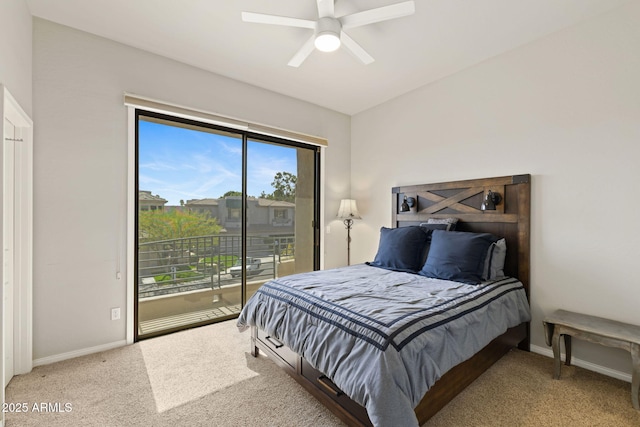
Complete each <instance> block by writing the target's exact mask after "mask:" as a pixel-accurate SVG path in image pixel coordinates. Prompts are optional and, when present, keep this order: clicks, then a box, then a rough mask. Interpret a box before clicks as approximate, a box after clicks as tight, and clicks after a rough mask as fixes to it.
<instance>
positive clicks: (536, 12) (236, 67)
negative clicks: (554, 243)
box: [27, 0, 636, 115]
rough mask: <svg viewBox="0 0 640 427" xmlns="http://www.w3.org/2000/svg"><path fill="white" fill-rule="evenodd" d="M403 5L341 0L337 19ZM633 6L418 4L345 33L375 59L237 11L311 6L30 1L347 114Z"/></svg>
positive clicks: (485, 0)
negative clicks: (293, 63) (328, 49)
mask: <svg viewBox="0 0 640 427" xmlns="http://www.w3.org/2000/svg"><path fill="white" fill-rule="evenodd" d="M400 1H402V0H337V1H336V5H335V10H336V15H337V16H341V15H345V14H350V13H353V12H357V11H362V10H367V9H372V8H375V7H381V6H386V5H389V4H393V3H399V2H400ZM628 1H636V0H416V1H415V3H416V13H415V14H414V15H412V16H408V17H404V18H399V19H395V20H392V21H386V22H380V23H376V24H371V25H367V26H364V27H360V28H353V29H350V30H348V31H347V33H348V34H349V35H350V36H351V37H352V38H353V39H354V40H356V41H357V42H358V43H359V44H360V45H361V46H362V47H363V48H364V49H365V50H366V51H367V52H369V54H371V55H372V56H373V57H374V58H375V62H373V63H372V64H370V65H363V64H362V63H360V62H358V61H357V60H356V59H354V58H353V57H352V56H351V55H350V54H348V53H347V52H346V51H345V50H343V49H341V50H338V51H337V52H333V53H321V52H318V51H315V52H313V53H312V54H311V56H310V57H309V58H307V60H306V61H305V62H304V63H303V64H302V65H301V66H300V67H299V68H292V67H289V66H287V62H288V61H289V60H290V59H291V57H292V56H293V55H294V54H295V53H296V52H297V51H298V49H299V48H300V46H301V45H302V43H303V42H304V41H306V40H307V38H308V37H310V35H311V31H312V30H308V29H302V28H290V27H281V26H272V25H261V24H252V23H245V22H242V21H241V18H240V15H241V11H250V12H258V13H265V14H273V15H282V16H291V17H296V18H303V19H309V20H315V19H317V9H316V2H315V0H278V1H264V0H179V1H176V0H54V1H52V0H27V3H28V5H29V7H30V9H31V13H32V14H33V15H34V16H37V17H40V18H43V19H47V20H50V21H54V22H57V23H60V24H63V25H67V26H70V27H74V28H77V29H80V30H83V31H87V32H90V33H93V34H96V35H99V36H102V37H106V38H109V39H112V40H115V41H118V42H121V43H124V44H127V45H130V46H134V47H137V48H140V49H144V50H146V51H149V52H153V53H156V54H159V55H162V56H165V57H168V58H172V59H175V60H178V61H181V62H184V63H187V64H190V65H193V66H196V67H199V68H202V69H205V70H209V71H212V72H214V73H217V74H220V75H223V76H227V77H231V78H233V79H236V80H240V81H243V82H246V83H250V84H252V85H255V86H259V87H262V88H266V89H269V90H272V91H275V92H279V93H282V94H285V95H289V96H292V97H294V98H299V99H302V100H305V101H308V102H311V103H314V104H318V105H321V106H324V107H327V108H330V109H332V110H336V111H339V112H342V113H346V114H349V115H353V114H356V113H358V112H361V111H363V110H366V109H368V108H371V107H373V106H375V105H378V104H380V103H382V102H384V101H387V100H389V99H392V98H394V97H396V96H398V95H401V94H403V93H406V92H409V91H411V90H413V89H416V88H418V87H420V86H423V85H425V84H428V83H430V82H433V81H435V80H437V79H440V78H442V77H445V76H447V75H450V74H452V73H455V72H457V71H460V70H462V69H464V68H467V67H470V66H472V65H474V64H477V63H479V62H481V61H483V60H485V59H487V58H490V57H492V56H495V55H498V54H500V53H503V52H506V51H508V50H511V49H513V48H515V47H517V46H520V45H523V44H525V43H528V42H531V41H533V40H536V39H538V38H541V37H544V36H546V35H548V34H551V33H553V32H556V31H559V30H561V29H563V28H566V27H568V26H571V25H574V24H576V23H578V22H580V21H583V20H585V19H588V18H590V17H592V16H596V15H599V14H602V13H605V12H607V11H609V10H611V9H613V8H615V7H617V6H619V5H621V4H623V3H626V2H628Z"/></svg>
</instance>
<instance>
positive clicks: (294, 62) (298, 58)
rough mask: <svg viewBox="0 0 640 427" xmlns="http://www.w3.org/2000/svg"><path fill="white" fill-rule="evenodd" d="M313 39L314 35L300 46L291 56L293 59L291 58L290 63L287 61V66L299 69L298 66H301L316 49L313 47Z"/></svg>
mask: <svg viewBox="0 0 640 427" xmlns="http://www.w3.org/2000/svg"><path fill="white" fill-rule="evenodd" d="M315 39H316V35H315V34H314V35H312V36H311V37H310V38H309V39H308V40H307V41H306V42H305V43H304V44H303V45H302V47H301V48H300V50H299V51H298V52H297V53H296V54H295V55H294V56H293V58H291V61H289V63H288V64H287V65H288V66H290V67H299V66H300V64H302V63H303V62H304V60H305V59H307V57H308V56H309V55H311V52H313V50H314V49H315V48H316V47H315V45H314V42H315Z"/></svg>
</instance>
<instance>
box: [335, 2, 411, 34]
mask: <svg viewBox="0 0 640 427" xmlns="http://www.w3.org/2000/svg"><path fill="white" fill-rule="evenodd" d="M415 11H416V6H415V3H414V2H413V1H405V2H402V3H396V4H392V5H390V6H384V7H379V8H377V9H370V10H365V11H363V12H356V13H352V14H351V15H346V16H343V17H341V18H340V19H339V21H340V22H341V23H342V28H355V27H361V26H363V25H367V24H374V23H376V22H381V21H388V20H389V19H395V18H401V17H403V16H407V15H412V14H413V13H415Z"/></svg>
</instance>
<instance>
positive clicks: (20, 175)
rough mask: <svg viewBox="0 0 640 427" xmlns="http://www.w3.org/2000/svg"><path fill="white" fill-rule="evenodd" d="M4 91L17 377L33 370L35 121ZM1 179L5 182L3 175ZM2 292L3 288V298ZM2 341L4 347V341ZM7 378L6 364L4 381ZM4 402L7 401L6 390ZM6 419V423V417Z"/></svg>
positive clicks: (1, 108)
mask: <svg viewBox="0 0 640 427" xmlns="http://www.w3.org/2000/svg"><path fill="white" fill-rule="evenodd" d="M0 92H1V93H2V102H1V103H0V116H1V117H2V123H1V124H0V134H2V135H3V142H4V123H5V118H6V119H8V120H9V121H10V122H11V123H12V124H13V126H15V128H16V138H15V139H16V140H17V141H16V144H15V160H16V161H15V169H14V177H15V180H14V181H15V182H14V185H15V199H14V212H15V214H14V215H15V219H14V239H15V247H14V248H15V250H14V266H15V267H14V292H13V297H14V298H13V312H14V313H13V329H14V332H13V334H14V344H13V350H14V357H13V363H14V374H24V373H28V372H30V371H31V369H32V368H33V121H32V120H31V118H30V117H29V116H28V115H27V114H26V113H25V112H24V110H23V109H22V108H21V107H20V104H19V103H18V102H17V101H16V99H15V98H14V97H13V96H12V95H11V93H10V92H9V91H8V90H7V88H6V87H5V86H3V85H1V84H0ZM0 179H3V177H2V176H1V175H0ZM3 215H4V212H3ZM0 233H1V231H0ZM1 293H2V290H1V287H0V297H1V296H2V295H1ZM3 316H4V314H3ZM2 342H3V347H4V339H3V340H2ZM3 352H4V348H3ZM3 359H4V357H3ZM4 375H5V373H4V363H3V364H2V380H3V382H4ZM2 401H3V402H4V387H3V388H2ZM2 420H3V422H4V414H3V417H2Z"/></svg>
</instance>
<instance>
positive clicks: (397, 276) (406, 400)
mask: <svg viewBox="0 0 640 427" xmlns="http://www.w3.org/2000/svg"><path fill="white" fill-rule="evenodd" d="M496 194H497V195H498V196H495V195H496ZM491 195H494V196H493V197H488V196H491ZM407 199H409V200H410V201H412V202H413V203H412V204H413V205H414V206H413V207H412V208H411V209H409V210H408V211H406V212H405V210H406V204H405V206H403V202H406V200H407ZM489 199H491V203H490V204H485V202H486V201H488V200H489ZM529 212H530V177H529V175H516V176H508V177H498V178H485V179H479V180H467V181H456V182H445V183H437V184H424V185H415V186H403V187H395V188H393V189H392V227H391V228H388V229H387V228H384V227H383V229H381V240H380V246H379V248H378V254H377V255H376V258H375V260H373V262H371V263H367V264H360V265H354V266H350V267H344V268H338V269H332V270H326V271H317V272H311V273H303V274H299V275H293V276H287V277H283V278H278V279H275V280H272V281H269V282H267V283H265V284H264V285H263V286H262V287H261V288H260V289H259V291H258V292H257V293H256V294H255V295H254V296H253V297H252V298H251V299H250V300H249V301H248V302H247V304H246V305H245V307H244V308H243V311H242V313H241V315H240V318H239V320H238V326H239V328H240V329H241V330H243V329H248V328H250V329H251V331H252V332H251V336H252V337H251V342H252V354H253V355H254V356H256V355H257V354H258V351H259V350H262V351H264V352H265V353H266V354H268V355H269V356H270V357H271V358H272V359H273V360H274V361H275V362H276V363H278V364H279V365H280V366H282V367H283V368H284V369H285V370H286V371H287V372H288V373H289V374H290V375H291V376H293V377H294V378H295V379H296V380H297V381H298V382H299V383H300V384H302V385H303V386H304V387H305V388H306V389H307V390H308V391H310V392H311V393H312V394H313V395H314V396H315V397H316V398H318V399H319V400H320V401H321V402H322V403H323V404H324V405H325V406H327V407H328V408H329V409H330V410H332V411H333V412H334V413H335V414H336V415H337V416H338V417H339V418H341V419H342V420H343V421H344V422H346V423H347V424H348V425H356V426H363V425H376V426H391V425H393V426H397V425H403V426H405V425H406V426H415V425H418V424H422V423H424V422H425V421H426V420H428V419H429V418H430V417H431V416H433V414H435V413H436V412H437V411H438V410H439V409H441V408H442V407H443V406H444V405H446V404H447V403H448V402H449V401H450V400H451V399H452V398H453V397H455V396H456V395H457V394H458V393H459V392H460V391H462V390H463V389H464V388H465V387H466V386H467V385H468V384H470V383H471V382H472V381H473V380H474V379H475V378H477V377H478V376H479V375H480V374H481V373H482V372H484V371H485V370H486V369H488V368H489V367H490V366H491V365H492V364H493V363H494V362H495V361H497V360H498V359H499V358H500V357H502V355H503V354H505V353H506V352H507V351H508V350H509V349H510V348H513V347H515V346H518V347H520V348H521V349H524V350H528V347H529V323H528V321H529V320H530V315H529V305H528V295H529V283H528V281H529ZM451 218H453V219H454V220H455V221H457V223H456V224H455V227H456V228H455V231H449V230H448V229H449V228H451V227H452V226H451V223H452V222H455V221H451ZM429 224H435V225H429ZM423 234H424V236H427V237H424V236H423ZM461 239H462V240H461ZM423 241H427V242H428V243H427V245H426V249H425V251H426V250H428V254H427V253H426V252H425V253H420V254H418V251H417V250H416V249H415V248H418V247H422V246H418V245H420V244H422V242H423ZM407 242H408V243H407ZM505 243H506V247H507V248H508V250H506V252H504V249H503V250H502V252H500V250H499V249H497V248H498V247H499V246H500V244H502V245H504V244H505ZM478 245H479V246H478ZM462 247H473V248H475V249H473V251H472V252H469V257H468V258H469V259H472V260H473V261H472V262H471V261H470V265H472V266H473V268H472V270H474V271H473V275H472V276H466V275H465V274H467V273H468V272H467V271H466V270H467V269H465V268H462V267H460V268H459V267H458V266H457V265H456V266H454V267H455V268H453V267H451V265H450V264H451V263H452V262H453V261H452V259H454V261H455V264H458V263H459V264H464V263H465V262H466V261H465V260H466V259H467V258H465V259H463V260H459V259H458V258H459V254H458V253H457V251H459V248H462ZM478 251H481V252H482V255H481V257H480V255H478V257H480V258H478V257H476V258H477V259H475V258H474V256H475V255H474V254H475V253H478ZM397 252H400V253H401V254H402V253H404V254H405V255H402V256H403V257H404V258H402V259H401V260H400V261H403V262H404V261H407V260H409V264H407V265H404V264H403V265H397V264H393V263H394V262H398V261H397V255H396V253H397ZM500 253H501V254H502V259H501V260H500V255H499V254H500ZM496 254H498V255H496ZM465 256H466V255H465ZM385 257H386V258H385ZM407 257H408V258H407ZM447 257H453V258H447ZM413 258H416V259H415V260H414V259H413ZM389 259H391V261H389ZM496 259H498V262H499V263H500V266H501V268H500V271H499V272H494V270H493V266H494V265H495V263H496ZM425 260H426V261H425ZM389 262H391V263H392V264H391V265H389ZM481 263H482V266H481ZM418 264H419V265H418ZM422 264H424V265H422ZM443 266H444V267H443ZM447 266H448V267H447ZM449 267H451V268H449ZM418 269H419V270H418ZM476 270H477V271H476ZM461 272H462V273H461ZM476 273H477V274H476ZM447 274H451V275H450V276H447ZM365 408H366V409H365Z"/></svg>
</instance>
